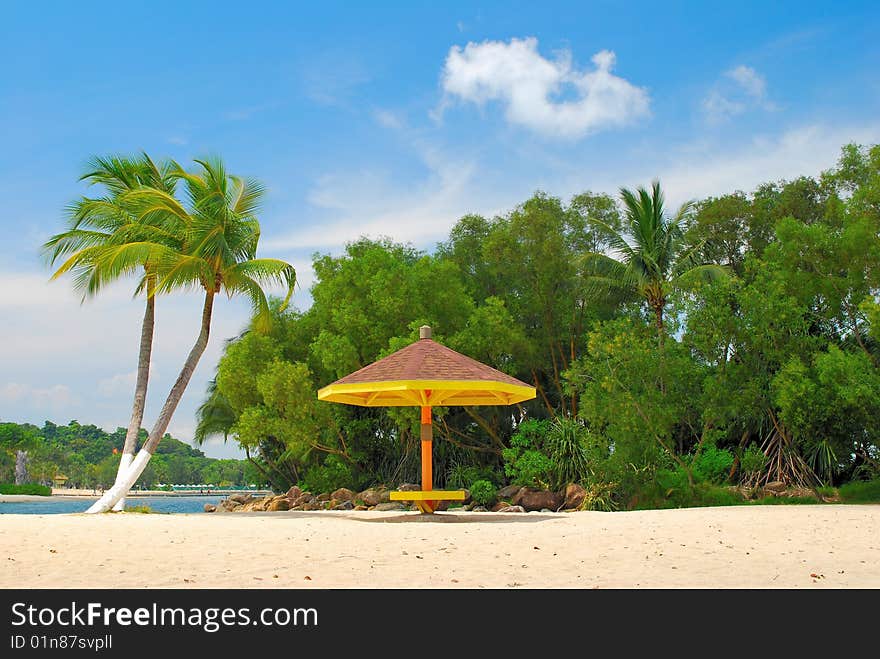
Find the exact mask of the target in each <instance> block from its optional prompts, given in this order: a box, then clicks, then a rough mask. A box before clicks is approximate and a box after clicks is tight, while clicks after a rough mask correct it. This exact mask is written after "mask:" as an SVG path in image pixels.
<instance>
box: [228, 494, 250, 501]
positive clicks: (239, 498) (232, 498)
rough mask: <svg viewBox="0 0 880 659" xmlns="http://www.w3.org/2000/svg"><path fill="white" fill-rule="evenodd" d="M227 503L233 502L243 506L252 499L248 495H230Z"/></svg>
mask: <svg viewBox="0 0 880 659" xmlns="http://www.w3.org/2000/svg"><path fill="white" fill-rule="evenodd" d="M228 501H235V502H236V503H241V504H245V503H250V502H251V501H253V497H252V496H251V495H250V494H242V493H237V494H230V495H229V498H228Z"/></svg>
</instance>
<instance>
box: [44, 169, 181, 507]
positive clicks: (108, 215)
mask: <svg viewBox="0 0 880 659" xmlns="http://www.w3.org/2000/svg"><path fill="white" fill-rule="evenodd" d="M80 180H85V181H88V182H89V183H90V184H91V185H99V186H101V187H102V188H103V189H104V192H105V194H104V196H102V197H82V198H81V199H79V200H77V201H76V202H74V203H73V204H72V205H71V207H70V209H69V219H68V228H67V230H66V231H64V232H62V233H59V234H56V235H54V236H52V237H51V238H50V239H49V240H48V241H47V242H46V243H45V244H44V245H43V251H44V253H45V254H46V255H47V256H48V258H49V261H50V263H52V264H53V265H54V264H55V263H56V262H57V261H58V260H59V259H61V258H62V257H66V259H65V260H64V262H63V263H62V264H61V266H60V267H59V268H58V269H57V270H56V271H55V273H54V274H53V275H52V279H53V280H54V279H58V278H59V277H61V276H62V275H64V274H66V273H68V272H70V273H72V274H73V275H74V284H75V286H76V288H77V289H78V290H80V291H81V292H82V293H83V300H85V299H86V298H88V297H92V296H95V295H98V294H99V293H100V292H101V290H102V289H103V287H104V286H105V285H107V284H108V283H111V282H112V281H114V280H116V279H118V278H119V277H121V276H124V275H125V274H128V273H129V271H128V270H120V269H118V268H114V267H109V265H108V264H109V263H112V262H113V260H114V255H115V253H116V250H117V249H119V248H120V247H121V246H124V245H129V246H131V245H139V244H143V242H144V241H145V240H149V241H158V242H160V243H161V244H163V245H165V246H166V247H167V248H169V249H176V248H178V247H179V246H180V238H181V236H180V234H179V231H178V228H179V227H178V226H176V223H175V226H171V225H169V224H167V223H165V222H158V223H155V224H154V223H151V221H150V220H152V219H155V218H153V217H152V216H149V215H147V216H146V217H145V218H140V217H138V216H136V214H135V212H134V209H133V208H132V205H131V203H130V202H128V201H127V200H126V195H127V194H128V193H130V192H132V191H134V190H138V189H140V188H152V189H155V190H157V191H161V192H163V193H166V194H173V192H174V187H175V183H176V179H175V177H174V176H173V175H172V170H171V165H170V164H168V163H160V164H158V165H157V164H156V163H154V162H153V160H152V159H151V158H150V157H149V156H148V155H147V154H146V153H143V154H141V155H140V156H138V157H135V158H131V157H123V156H110V157H94V158H92V160H91V162H90V163H89V169H88V171H87V172H86V173H85V174H84V175H83V176H82V177H81V179H80ZM136 267H139V269H140V271H141V276H140V280H139V282H138V286H137V293H143V294H144V295H145V297H146V309H145V311H144V319H143V322H142V324H141V338H140V346H139V350H138V364H137V375H136V379H135V390H134V402H133V403H132V412H131V420H130V421H129V424H128V429H127V432H126V435H125V443H124V445H123V447H122V458H121V460H120V461H119V470H118V473H117V479H119V478H121V476H122V474H123V473H124V472H125V470H126V469H127V468H128V466H129V465H130V464H131V460H132V459H133V457H134V453H135V450H136V449H137V439H138V433H139V431H140V428H141V422H142V421H143V417H144V406H145V404H146V396H147V386H148V383H149V375H150V357H151V354H152V348H153V328H154V324H155V304H156V301H155V293H156V281H157V280H156V277H157V272H156V263H155V262H154V261H153V260H151V259H150V258H149V257H148V256H147V255H145V256H144V258H142V259H141V260H140V262H138V263H137V264H136ZM124 507H125V501H124V499H122V500H120V501H119V502H118V503H117V504H116V509H117V510H121V509H122V508H124Z"/></svg>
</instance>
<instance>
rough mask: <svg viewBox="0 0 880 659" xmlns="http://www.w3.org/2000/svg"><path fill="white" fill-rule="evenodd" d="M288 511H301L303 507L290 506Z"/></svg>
mask: <svg viewBox="0 0 880 659" xmlns="http://www.w3.org/2000/svg"><path fill="white" fill-rule="evenodd" d="M290 509H291V510H302V509H303V507H302V506H291V508H290Z"/></svg>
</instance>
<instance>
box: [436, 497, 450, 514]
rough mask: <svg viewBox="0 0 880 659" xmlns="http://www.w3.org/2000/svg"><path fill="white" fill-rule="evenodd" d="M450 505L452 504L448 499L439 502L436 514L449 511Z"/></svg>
mask: <svg viewBox="0 0 880 659" xmlns="http://www.w3.org/2000/svg"><path fill="white" fill-rule="evenodd" d="M450 503H451V502H450V501H449V500H447V499H443V500H442V501H438V502H437V507H436V508H434V510H435V512H439V513H442V512H445V511H447V510H449V504H450Z"/></svg>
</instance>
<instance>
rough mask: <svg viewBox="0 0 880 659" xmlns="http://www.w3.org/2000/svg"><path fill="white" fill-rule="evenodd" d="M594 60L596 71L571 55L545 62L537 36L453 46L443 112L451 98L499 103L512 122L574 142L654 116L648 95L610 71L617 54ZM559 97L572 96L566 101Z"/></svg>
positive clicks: (444, 77) (444, 76)
mask: <svg viewBox="0 0 880 659" xmlns="http://www.w3.org/2000/svg"><path fill="white" fill-rule="evenodd" d="M592 62H593V64H594V67H595V68H594V69H592V70H583V71H582V70H578V69H577V68H576V67H575V66H574V65H573V63H572V55H571V52H570V51H562V52H560V53H558V55H557V57H556V59H553V60H549V59H546V58H545V57H543V56H542V55H541V54H540V53H539V52H538V40H537V39H536V38H534V37H529V38H526V39H511V40H510V41H509V42H503V41H484V42H482V43H473V42H470V43H468V44H467V45H466V46H465V47H464V48H461V47H460V46H453V47H452V48H451V49H450V50H449V54H448V55H447V57H446V63H445V65H444V67H443V73H442V86H443V91H444V93H445V97H444V101H443V103H442V104H441V109H440V111H441V113H442V110H443V109H444V108H445V107H446V105H448V104H449V102H450V99H459V100H461V101H463V102H469V103H475V104H476V105H479V106H483V105H485V104H486V103H487V102H489V101H498V102H500V103H502V104H503V105H504V106H505V116H506V118H507V120H508V121H509V122H510V123H512V124H518V125H521V126H525V127H527V128H529V129H531V130H533V131H535V132H538V133H541V134H544V135H548V136H553V137H569V138H571V137H583V136H585V135H588V134H590V133H594V132H597V131H600V130H603V129H607V128H611V127H615V126H622V125H625V124H628V123H631V122H632V121H634V120H635V119H638V118H640V117H644V116H647V115H648V114H649V97H648V93H647V91H646V90H645V89H644V88H642V87H636V86H635V85H633V84H632V83H630V82H628V81H627V80H625V79H624V78H621V77H618V76H616V75H614V74H612V73H611V70H612V68H613V67H614V62H615V55H614V53H613V52H612V51H610V50H602V51H599V52H598V53H596V54H595V55H593V57H592ZM560 95H568V96H572V97H573V98H572V99H571V100H563V99H561V98H560Z"/></svg>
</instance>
